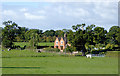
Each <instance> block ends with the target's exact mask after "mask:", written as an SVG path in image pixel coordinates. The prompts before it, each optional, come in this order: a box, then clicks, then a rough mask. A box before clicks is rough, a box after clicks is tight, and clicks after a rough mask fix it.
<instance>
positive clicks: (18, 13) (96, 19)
mask: <svg viewBox="0 0 120 76" xmlns="http://www.w3.org/2000/svg"><path fill="white" fill-rule="evenodd" d="M1 6H2V18H1V19H2V22H3V21H8V20H12V21H13V22H16V23H17V24H18V25H20V26H21V27H27V28H35V29H41V30H50V29H53V30H59V29H60V30H62V29H72V28H71V26H72V25H76V24H82V23H85V24H86V25H91V24H95V25H96V26H100V27H104V28H105V29H106V30H108V29H109V28H110V27H111V26H115V25H118V2H2V5H1ZM2 22H1V25H2ZM2 27H4V26H3V25H2Z"/></svg>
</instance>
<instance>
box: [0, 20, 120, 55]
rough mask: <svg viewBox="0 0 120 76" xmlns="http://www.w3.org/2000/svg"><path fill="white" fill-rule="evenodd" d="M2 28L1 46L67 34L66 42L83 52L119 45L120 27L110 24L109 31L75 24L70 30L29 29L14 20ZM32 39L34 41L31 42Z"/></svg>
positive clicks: (54, 37)
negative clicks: (93, 48) (94, 48)
mask: <svg viewBox="0 0 120 76" xmlns="http://www.w3.org/2000/svg"><path fill="white" fill-rule="evenodd" d="M3 25H5V27H4V28H0V30H2V31H1V32H0V36H1V37H2V44H3V47H6V48H8V47H13V46H14V44H13V42H30V43H31V44H33V45H31V46H37V42H54V41H55V39H56V37H63V36H64V34H65V33H66V34H67V39H68V42H69V43H70V44H71V45H72V47H74V48H75V49H76V50H82V51H83V54H84V53H85V52H86V51H87V49H89V50H91V49H92V47H93V46H94V47H98V49H100V46H103V47H104V46H107V47H108V48H112V47H114V45H116V46H119V45H120V27H119V26H112V27H111V28H110V29H109V31H107V30H105V28H103V27H96V25H94V24H92V25H87V26H86V24H77V25H73V26H72V30H70V29H69V30H68V29H63V30H56V31H55V30H46V31H44V32H43V30H39V29H29V28H26V27H20V26H18V25H17V24H16V23H15V22H12V21H4V22H3ZM85 26H86V27H85ZM33 41H34V43H33Z"/></svg>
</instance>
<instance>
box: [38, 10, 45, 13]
mask: <svg viewBox="0 0 120 76" xmlns="http://www.w3.org/2000/svg"><path fill="white" fill-rule="evenodd" d="M38 13H40V14H45V13H46V12H45V11H44V10H40V11H38Z"/></svg>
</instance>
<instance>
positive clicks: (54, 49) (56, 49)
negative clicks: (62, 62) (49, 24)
mask: <svg viewBox="0 0 120 76" xmlns="http://www.w3.org/2000/svg"><path fill="white" fill-rule="evenodd" d="M44 51H46V52H59V51H60V50H59V49H58V48H51V47H48V48H45V49H44Z"/></svg>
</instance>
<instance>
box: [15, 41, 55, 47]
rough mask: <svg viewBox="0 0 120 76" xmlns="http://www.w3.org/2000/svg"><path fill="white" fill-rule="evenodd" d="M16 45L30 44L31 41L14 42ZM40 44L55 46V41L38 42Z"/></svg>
mask: <svg viewBox="0 0 120 76" xmlns="http://www.w3.org/2000/svg"><path fill="white" fill-rule="evenodd" d="M14 44H15V45H19V46H21V47H23V46H25V45H26V46H30V44H29V42H14ZM38 45H39V46H54V42H40V43H38Z"/></svg>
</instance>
